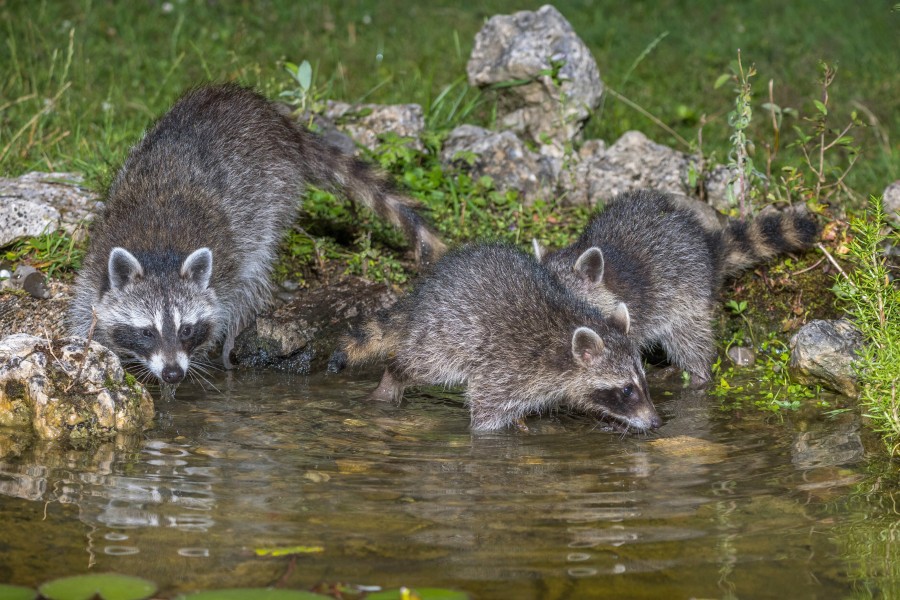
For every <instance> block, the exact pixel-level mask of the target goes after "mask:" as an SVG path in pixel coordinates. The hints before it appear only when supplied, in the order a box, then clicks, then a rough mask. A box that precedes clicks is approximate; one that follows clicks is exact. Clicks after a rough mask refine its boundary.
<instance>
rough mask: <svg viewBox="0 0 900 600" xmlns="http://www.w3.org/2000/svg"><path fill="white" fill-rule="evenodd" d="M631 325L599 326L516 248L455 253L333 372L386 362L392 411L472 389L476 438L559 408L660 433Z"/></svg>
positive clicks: (346, 346)
mask: <svg viewBox="0 0 900 600" xmlns="http://www.w3.org/2000/svg"><path fill="white" fill-rule="evenodd" d="M627 319H628V317H627V309H625V308H624V307H622V308H620V310H619V312H617V313H616V314H615V315H614V316H613V317H611V318H609V319H606V318H603V317H602V316H601V314H600V313H599V311H597V310H595V309H593V308H592V307H590V306H589V305H588V304H586V303H585V302H583V301H581V300H579V299H578V298H576V297H575V296H573V295H572V294H571V293H569V292H568V291H567V290H566V289H565V288H564V287H562V286H561V285H560V284H559V282H558V281H557V280H556V279H555V278H554V277H553V276H552V275H551V274H550V273H549V272H548V271H547V270H546V269H544V268H542V267H541V266H540V265H539V264H538V263H537V261H535V260H534V259H533V258H532V257H530V256H528V255H527V254H525V253H522V252H521V251H519V250H517V249H515V248H512V247H509V246H504V245H496V244H482V245H472V246H467V247H463V248H460V249H457V250H454V251H451V252H450V253H449V254H448V255H447V256H445V257H444V258H443V259H441V260H440V261H439V262H438V263H436V265H435V268H434V270H433V272H432V273H431V274H429V275H428V276H426V277H425V278H423V279H422V280H421V281H420V282H419V283H418V284H417V285H416V287H415V289H414V290H413V291H412V292H411V293H410V294H408V295H407V296H405V297H403V298H401V299H400V301H399V302H398V303H397V304H396V305H395V306H394V307H392V308H391V309H389V310H387V311H384V312H383V313H381V314H380V315H379V316H378V317H376V318H375V319H371V320H369V321H367V322H365V323H364V324H362V325H361V326H360V327H358V328H356V329H354V330H353V331H352V332H351V333H349V334H348V335H346V336H345V337H344V338H343V340H342V342H341V348H340V350H339V352H338V353H336V355H335V358H334V360H333V361H332V369H333V370H336V369H338V368H341V367H343V366H344V365H345V364H347V363H349V364H363V363H367V362H374V361H379V362H380V361H386V363H387V368H386V371H385V376H384V378H383V379H382V383H381V385H380V386H379V388H378V389H377V390H376V392H375V393H374V397H376V398H378V399H382V400H388V399H393V400H399V399H400V398H401V397H402V395H403V390H404V388H405V387H406V386H409V385H425V384H427V385H445V386H456V385H467V386H468V387H467V391H466V398H467V401H468V403H469V406H470V409H471V423H472V428H473V429H476V430H492V429H499V428H502V427H505V426H507V425H509V424H511V423H515V422H519V421H520V420H521V419H523V418H524V417H525V416H526V415H528V414H531V413H536V412H541V411H546V410H548V409H550V408H553V407H555V406H557V405H558V404H561V403H564V404H567V405H569V406H571V407H572V408H574V409H576V410H578V411H581V412H585V413H588V414H593V415H597V416H610V417H613V418H616V419H619V420H620V421H622V422H623V423H625V424H627V425H629V426H631V427H634V428H636V429H648V428H652V427H657V426H658V425H659V423H660V421H659V417H658V416H657V414H656V411H655V409H654V408H653V404H652V402H651V400H650V397H649V393H648V391H647V384H646V380H645V378H644V372H643V367H642V365H641V362H640V357H639V354H638V351H637V348H636V346H635V345H634V344H633V343H632V342H631V341H630V340H629V339H628V338H627V337H626V336H625V335H624V331H626V330H627V326H628V325H627ZM579 328H588V329H590V330H591V331H592V332H593V335H592V334H591V333H590V332H588V331H587V329H581V330H580V329H579ZM596 340H602V341H601V342H600V343H599V344H598V345H597V346H592V341H596ZM585 357H588V358H587V359H585ZM625 386H632V388H633V389H632V390H631V391H630V393H631V395H630V397H626V395H625V394H623V388H624V387H625Z"/></svg>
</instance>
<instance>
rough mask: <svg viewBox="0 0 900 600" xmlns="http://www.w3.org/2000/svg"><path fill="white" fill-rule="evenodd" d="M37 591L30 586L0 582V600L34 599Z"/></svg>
mask: <svg viewBox="0 0 900 600" xmlns="http://www.w3.org/2000/svg"><path fill="white" fill-rule="evenodd" d="M35 598H37V592H36V591H34V590H33V589H31V588H27V587H21V586H18V585H6V584H5V583H0V600H34V599H35Z"/></svg>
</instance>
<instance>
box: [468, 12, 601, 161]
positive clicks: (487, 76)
mask: <svg viewBox="0 0 900 600" xmlns="http://www.w3.org/2000/svg"><path fill="white" fill-rule="evenodd" d="M466 73H467V74H468V76H469V85H472V86H477V87H487V86H490V85H493V84H511V83H512V84H514V85H510V86H509V87H506V88H504V90H503V93H504V96H505V98H507V99H509V102H508V103H506V104H507V106H506V107H504V106H501V107H500V109H501V113H500V114H499V115H498V117H499V122H500V124H501V126H502V127H503V128H505V129H511V130H513V131H515V132H517V133H520V134H522V135H524V136H526V137H529V138H530V139H531V140H533V141H535V142H537V143H539V144H544V143H548V141H549V140H554V141H556V142H559V143H564V142H566V141H569V140H571V139H573V138H574V137H575V136H576V135H577V134H578V133H579V132H580V131H581V128H582V127H583V126H584V122H585V120H587V118H588V117H589V116H590V114H591V112H592V111H593V110H594V109H595V108H597V106H599V104H600V96H601V95H602V93H603V82H602V81H601V80H600V70H599V69H598V68H597V63H596V61H594V57H593V56H592V55H591V52H590V50H589V49H588V47H587V46H586V45H585V44H584V42H583V41H581V39H580V38H579V37H578V35H577V34H576V33H575V30H574V29H572V26H571V25H570V24H569V22H568V21H566V19H565V17H563V16H562V14H561V13H560V12H559V11H558V10H557V9H556V8H554V7H553V6H550V5H546V6H542V7H541V8H540V9H539V10H537V11H534V12H532V11H521V12H517V13H514V14H512V15H496V16H494V17H491V18H490V19H489V20H488V22H487V23H485V25H484V27H483V28H482V29H481V31H479V32H478V34H477V35H476V36H475V47H474V48H473V49H472V55H471V56H470V58H469V62H468V64H467V65H466ZM501 104H503V103H501ZM510 105H511V106H510ZM504 108H505V111H504Z"/></svg>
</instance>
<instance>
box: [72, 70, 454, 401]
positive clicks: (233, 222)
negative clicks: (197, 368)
mask: <svg viewBox="0 0 900 600" xmlns="http://www.w3.org/2000/svg"><path fill="white" fill-rule="evenodd" d="M307 183H314V184H316V185H318V186H320V187H323V188H328V189H333V190H345V191H347V192H348V193H349V195H350V196H351V197H352V198H353V199H354V200H355V201H357V202H360V203H362V204H364V205H366V206H368V207H369V208H371V209H373V210H374V211H375V212H376V213H377V214H379V215H381V216H382V217H384V218H386V219H387V220H389V221H390V222H391V223H393V224H395V225H396V226H398V227H400V228H402V229H403V231H404V233H405V234H406V235H407V237H408V238H409V239H410V240H411V241H413V243H414V244H415V251H416V257H417V259H418V260H419V262H420V264H427V263H429V262H430V261H431V260H433V258H434V257H435V256H436V255H438V254H440V253H441V252H442V251H443V249H444V246H443V244H442V243H441V242H440V240H439V239H438V238H437V236H436V235H435V234H434V232H433V231H432V230H431V229H430V228H429V227H428V226H427V225H426V224H425V222H424V221H423V220H422V218H421V217H420V216H419V215H418V213H417V212H416V211H415V208H416V204H415V203H414V202H413V201H412V200H411V199H409V198H407V197H405V196H402V195H400V194H398V193H397V192H396V191H395V190H394V189H393V188H392V187H391V186H390V184H389V183H388V182H387V181H386V180H385V179H384V178H383V177H381V176H379V175H377V174H375V173H374V172H373V171H372V169H371V168H370V167H368V166H367V165H365V164H364V163H362V162H360V161H358V160H357V159H355V158H353V157H350V156H346V155H344V154H342V153H341V152H340V151H338V150H337V149H335V148H333V147H331V146H329V145H328V144H327V143H325V142H324V141H322V139H321V138H319V137H318V136H316V135H315V134H312V133H311V132H309V131H307V130H306V129H304V128H302V127H301V126H299V125H297V124H296V123H295V122H293V121H292V120H291V119H289V118H288V117H287V116H285V115H284V114H283V111H280V110H279V109H278V108H277V107H276V105H275V104H273V103H271V102H269V101H268V100H266V99H265V98H263V97H262V96H260V95H258V94H256V93H255V92H253V91H251V90H248V89H244V88H241V87H239V86H236V85H220V86H211V87H205V88H199V89H196V90H192V91H189V92H188V93H187V94H185V95H184V96H183V97H182V98H181V99H180V100H179V101H178V102H176V103H175V105H174V106H172V108H171V109H170V110H169V111H168V112H167V113H166V114H165V115H163V117H162V118H161V119H160V120H159V121H158V122H157V123H156V125H155V126H154V127H153V128H151V129H150V130H149V131H148V132H147V133H146V134H145V135H144V137H143V139H142V140H141V141H140V142H139V143H138V144H137V145H136V146H135V147H134V148H132V150H131V152H130V154H129V156H128V158H127V159H126V160H125V163H124V165H123V166H122V168H121V169H120V170H119V172H118V173H117V175H116V177H115V180H114V181H113V183H112V185H111V187H110V189H109V192H108V195H107V200H106V204H105V208H104V211H103V214H102V215H101V216H100V217H99V218H98V219H97V221H96V222H95V224H94V226H93V229H92V231H91V245H90V248H89V250H88V252H87V255H86V257H85V260H84V264H83V266H82V269H81V272H80V273H79V276H78V280H77V282H76V288H75V289H76V292H75V298H74V300H73V302H72V304H71V306H70V309H69V315H68V317H69V328H70V331H71V333H73V334H75V335H81V336H87V335H88V333H89V331H91V330H92V329H93V337H94V339H96V340H97V341H99V342H101V343H103V344H105V345H106V346H109V347H110V348H112V349H113V350H114V351H116V352H117V353H118V354H120V355H121V356H123V357H127V358H129V359H133V361H134V362H136V363H138V364H139V365H142V366H143V367H144V368H146V369H147V370H149V371H150V372H152V374H153V375H155V376H156V377H158V378H161V379H164V380H167V381H169V382H170V383H175V382H177V381H180V379H181V378H183V377H184V374H185V373H184V372H186V371H187V368H184V364H185V358H184V356H183V355H184V354H185V353H186V354H187V356H188V357H191V356H194V355H197V354H199V353H202V352H205V351H206V350H208V349H209V348H211V347H212V346H215V345H216V344H217V343H218V342H220V341H223V340H224V345H223V360H224V362H225V364H226V366H230V364H229V362H228V354H229V352H230V350H231V348H232V347H233V345H234V338H235V336H236V335H237V334H238V333H239V332H240V331H241V329H242V328H243V327H244V326H245V325H247V324H248V322H249V321H251V320H252V319H253V318H254V317H255V316H256V314H257V313H258V312H259V311H260V310H261V309H263V308H264V307H265V306H266V305H267V304H268V302H269V299H270V296H271V287H272V286H271V282H270V274H271V271H272V263H273V261H274V260H275V258H276V250H277V246H278V244H279V242H280V240H281V238H282V235H283V233H284V231H285V229H286V228H287V227H289V226H290V225H291V224H292V223H293V220H294V217H295V215H296V212H297V208H298V205H299V199H300V196H301V194H302V193H303V191H304V188H305V186H306V184H307ZM95 316H96V322H94V317H95ZM185 326H186V327H188V333H190V334H192V335H185V331H184V327H185ZM123 328H130V329H128V330H127V331H126V330H124V329H123ZM179 353H180V354H179ZM176 355H178V356H177V358H176ZM175 362H180V364H181V371H184V372H181V373H179V371H178V369H175V367H174V366H173V365H174V364H175ZM164 367H165V368H168V371H165V368H164ZM164 371H165V373H166V374H168V376H169V377H167V378H166V377H163V374H164V373H163V372H164Z"/></svg>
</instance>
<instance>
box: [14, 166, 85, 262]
mask: <svg viewBox="0 0 900 600" xmlns="http://www.w3.org/2000/svg"><path fill="white" fill-rule="evenodd" d="M80 183H81V176H80V175H76V174H74V173H40V172H32V173H27V174H25V175H22V176H21V177H17V178H8V177H0V246H6V245H8V244H10V243H12V242H14V241H16V240H18V239H22V238H26V237H32V236H36V235H40V234H42V233H47V232H52V231H56V230H57V229H63V230H65V231H66V232H68V233H69V234H75V235H79V236H80V235H84V228H83V227H82V224H83V223H84V222H86V221H89V220H90V219H92V218H93V217H94V215H95V214H96V213H97V211H98V210H99V207H100V202H99V198H98V197H97V196H96V195H95V194H92V193H91V192H88V191H87V190H85V189H84V188H82V187H81V186H80V185H79V184H80Z"/></svg>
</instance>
